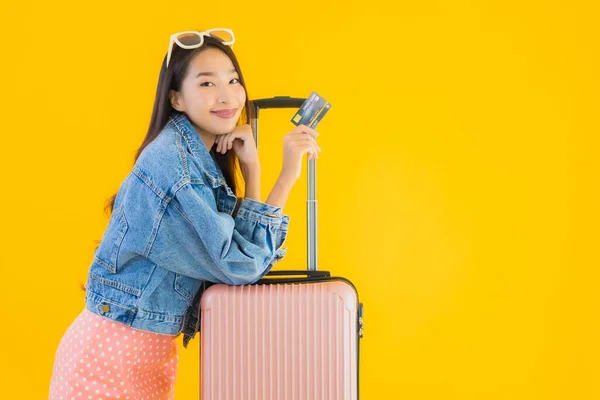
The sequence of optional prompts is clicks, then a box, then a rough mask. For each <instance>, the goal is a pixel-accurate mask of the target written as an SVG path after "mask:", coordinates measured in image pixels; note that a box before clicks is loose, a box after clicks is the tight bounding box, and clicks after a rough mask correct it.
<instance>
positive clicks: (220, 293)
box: [200, 280, 359, 400]
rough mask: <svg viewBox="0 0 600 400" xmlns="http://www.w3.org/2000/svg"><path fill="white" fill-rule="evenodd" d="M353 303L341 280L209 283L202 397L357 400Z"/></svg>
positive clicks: (203, 305) (353, 297) (350, 290)
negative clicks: (290, 282)
mask: <svg viewBox="0 0 600 400" xmlns="http://www.w3.org/2000/svg"><path fill="white" fill-rule="evenodd" d="M357 307H358V299H357V294H356V290H355V289H354V287H352V286H351V285H350V284H348V283H347V282H344V281H335V280H332V281H327V282H316V283H315V282H311V283H293V284H281V283H279V284H267V285H249V286H228V285H221V284H219V285H213V286H211V287H209V288H208V289H207V290H206V292H205V293H204V294H203V296H202V299H201V310H202V323H201V324H202V325H201V362H200V369H201V371H200V375H201V381H200V393H201V399H202V400H238V399H239V400H242V399H243V400H258V399H260V400H292V399H295V400H309V399H314V400H317V399H323V400H355V399H357V395H358V394H357V390H358V389H357V386H358V383H357V380H358V329H359V326H358V315H357V312H358V310H357Z"/></svg>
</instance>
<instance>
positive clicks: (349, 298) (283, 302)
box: [200, 97, 363, 400]
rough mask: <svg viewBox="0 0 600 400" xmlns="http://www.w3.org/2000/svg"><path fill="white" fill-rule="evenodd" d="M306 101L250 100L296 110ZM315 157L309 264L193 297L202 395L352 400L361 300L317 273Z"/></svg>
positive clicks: (220, 399) (223, 399)
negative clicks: (196, 305) (196, 301)
mask: <svg viewBox="0 0 600 400" xmlns="http://www.w3.org/2000/svg"><path fill="white" fill-rule="evenodd" d="M304 100H305V99H303V98H290V97H274V98H269V99H260V100H254V101H253V102H252V103H253V106H254V118H252V121H251V125H252V131H253V132H254V135H255V139H256V143H257V144H258V113H259V111H260V109H262V108H299V107H300V106H301V105H302V103H303V102H304ZM315 172H316V171H315V160H309V161H308V201H307V217H308V238H307V239H308V249H307V253H308V257H307V259H308V268H307V269H306V270H298V271H271V272H269V273H268V274H267V275H266V276H265V277H264V278H263V279H261V280H259V281H258V282H257V283H255V284H252V285H244V286H229V285H224V284H214V285H212V286H210V287H208V288H207V289H206V290H205V291H204V293H203V294H202V297H201V300H200V308H201V327H200V332H201V343H200V393H201V399H202V400H258V399H261V400H292V399H296V400H356V399H358V383H359V381H358V374H359V368H358V366H359V347H360V346H359V342H360V338H361V337H362V330H363V327H362V324H363V321H362V304H360V303H359V300H358V294H357V291H356V289H355V287H354V285H352V283H350V281H348V280H347V279H344V278H341V277H332V276H330V274H329V272H327V271H320V270H317V203H316V193H315V186H316V185H315V175H316V173H315Z"/></svg>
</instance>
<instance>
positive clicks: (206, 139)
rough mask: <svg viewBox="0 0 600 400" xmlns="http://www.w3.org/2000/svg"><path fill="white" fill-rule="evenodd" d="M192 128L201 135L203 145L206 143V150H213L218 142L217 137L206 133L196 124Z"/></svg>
mask: <svg viewBox="0 0 600 400" xmlns="http://www.w3.org/2000/svg"><path fill="white" fill-rule="evenodd" d="M192 126H193V127H194V129H195V130H196V133H197V134H198V135H200V139H202V143H204V145H205V146H206V148H207V149H208V150H209V151H210V149H212V147H213V145H214V144H215V140H217V135H215V134H213V133H210V132H206V131H205V130H203V129H201V128H200V127H199V126H197V125H196V124H194V123H192Z"/></svg>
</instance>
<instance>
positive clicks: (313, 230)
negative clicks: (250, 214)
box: [250, 96, 317, 271]
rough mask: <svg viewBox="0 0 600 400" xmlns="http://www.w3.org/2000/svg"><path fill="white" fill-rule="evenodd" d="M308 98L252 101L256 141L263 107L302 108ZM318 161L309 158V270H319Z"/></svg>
mask: <svg viewBox="0 0 600 400" xmlns="http://www.w3.org/2000/svg"><path fill="white" fill-rule="evenodd" d="M305 100H306V98H298V97H289V96H275V97H271V98H265V99H257V100H252V101H250V104H251V105H252V106H253V107H254V110H253V111H254V112H253V116H252V118H251V121H250V126H251V127H252V133H253V134H254V141H255V142H256V145H257V146H258V113H259V111H260V109H261V108H300V106H301V105H302V103H304V101H305ZM316 171H317V168H316V163H315V159H311V160H308V198H307V200H306V218H307V222H308V225H307V226H308V229H307V248H306V256H307V270H308V271H316V270H317V191H316V186H317V182H316V175H317V174H316Z"/></svg>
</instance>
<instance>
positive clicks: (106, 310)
mask: <svg viewBox="0 0 600 400" xmlns="http://www.w3.org/2000/svg"><path fill="white" fill-rule="evenodd" d="M100 310H102V312H103V313H107V312H109V311H110V307H109V306H107V305H106V304H103V305H102V307H100Z"/></svg>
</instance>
